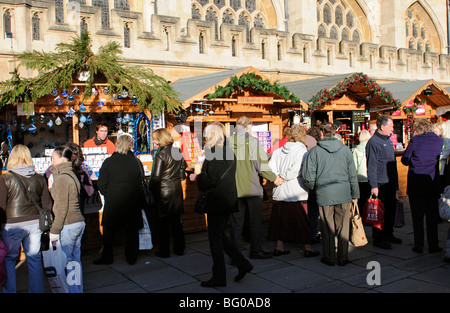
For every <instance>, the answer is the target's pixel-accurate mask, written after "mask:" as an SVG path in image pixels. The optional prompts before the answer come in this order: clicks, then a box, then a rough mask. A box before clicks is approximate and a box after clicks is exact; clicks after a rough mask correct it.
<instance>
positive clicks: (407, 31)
mask: <svg viewBox="0 0 450 313" xmlns="http://www.w3.org/2000/svg"><path fill="white" fill-rule="evenodd" d="M405 27H406V37H409V22H408V21H406V25H405Z"/></svg>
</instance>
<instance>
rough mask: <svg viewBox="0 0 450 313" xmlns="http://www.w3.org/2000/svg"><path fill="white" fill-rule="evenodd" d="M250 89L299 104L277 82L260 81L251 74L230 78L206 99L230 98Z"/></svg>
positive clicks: (297, 99) (296, 99) (260, 79)
mask: <svg viewBox="0 0 450 313" xmlns="http://www.w3.org/2000/svg"><path fill="white" fill-rule="evenodd" d="M250 89H251V90H253V91H260V92H262V93H264V94H273V95H279V96H281V97H283V98H284V100H285V101H291V102H292V103H300V99H299V98H298V97H296V96H295V95H294V94H292V93H291V92H290V91H289V89H287V88H286V87H284V86H281V85H280V84H279V83H278V82H274V83H271V82H270V81H269V80H268V79H262V77H261V76H259V75H257V74H255V73H253V72H251V73H244V74H242V75H241V76H240V77H237V76H232V77H231V78H230V81H229V82H228V84H226V85H225V86H218V87H216V90H215V92H214V93H212V94H209V95H207V96H206V99H208V100H211V99H215V98H220V97H223V96H225V97H230V96H232V95H233V94H235V93H236V92H240V91H242V90H250Z"/></svg>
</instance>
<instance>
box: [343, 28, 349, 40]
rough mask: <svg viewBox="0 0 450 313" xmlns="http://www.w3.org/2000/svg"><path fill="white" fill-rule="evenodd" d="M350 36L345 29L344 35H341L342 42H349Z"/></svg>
mask: <svg viewBox="0 0 450 313" xmlns="http://www.w3.org/2000/svg"><path fill="white" fill-rule="evenodd" d="M349 37H350V36H349V34H348V30H346V29H343V30H342V33H341V39H342V40H349Z"/></svg>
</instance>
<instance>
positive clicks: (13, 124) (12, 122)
mask: <svg viewBox="0 0 450 313" xmlns="http://www.w3.org/2000/svg"><path fill="white" fill-rule="evenodd" d="M9 124H11V126H17V120H11V121H10V122H9Z"/></svg>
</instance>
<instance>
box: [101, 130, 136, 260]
mask: <svg viewBox="0 0 450 313" xmlns="http://www.w3.org/2000/svg"><path fill="white" fill-rule="evenodd" d="M133 148H134V139H133V137H131V135H129V134H123V135H121V136H119V138H117V142H116V149H115V151H114V153H113V154H112V155H111V156H110V157H109V158H107V159H106V160H105V161H104V162H103V164H102V167H101V168H100V175H99V177H98V182H97V185H98V189H99V191H100V193H101V194H102V195H104V196H105V206H104V208H103V218H102V226H103V254H102V256H101V257H100V258H99V259H97V260H95V261H94V264H111V263H113V245H114V235H115V232H116V230H117V229H125V231H126V242H125V257H126V259H127V262H128V264H130V265H132V264H134V263H136V260H137V256H138V251H139V229H141V228H142V227H143V221H142V209H143V208H144V203H143V191H142V188H141V184H142V181H143V179H144V177H143V172H144V169H143V166H142V163H141V161H140V160H139V159H138V158H136V157H135V155H134V153H133Z"/></svg>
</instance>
